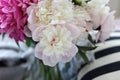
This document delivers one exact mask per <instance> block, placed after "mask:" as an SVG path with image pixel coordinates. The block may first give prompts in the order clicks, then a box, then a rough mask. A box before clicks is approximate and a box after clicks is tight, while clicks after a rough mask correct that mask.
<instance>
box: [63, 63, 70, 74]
mask: <svg viewBox="0 0 120 80" xmlns="http://www.w3.org/2000/svg"><path fill="white" fill-rule="evenodd" d="M69 68H70V62H68V63H66V64H65V68H64V69H63V72H67V71H68V70H69Z"/></svg>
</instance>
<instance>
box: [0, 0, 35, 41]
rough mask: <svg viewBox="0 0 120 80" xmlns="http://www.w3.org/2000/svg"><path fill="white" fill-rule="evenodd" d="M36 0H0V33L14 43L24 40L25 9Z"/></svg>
mask: <svg viewBox="0 0 120 80" xmlns="http://www.w3.org/2000/svg"><path fill="white" fill-rule="evenodd" d="M32 2H37V0H0V33H7V34H8V35H9V36H10V37H11V38H14V39H15V40H16V42H18V41H23V40H24V39H25V34H24V26H25V25H26V23H27V17H28V16H27V13H26V9H27V7H28V6H29V5H30V3H32Z"/></svg>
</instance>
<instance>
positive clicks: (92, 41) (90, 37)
mask: <svg viewBox="0 0 120 80" xmlns="http://www.w3.org/2000/svg"><path fill="white" fill-rule="evenodd" d="M88 40H89V41H90V42H91V43H92V44H93V45H95V42H94V40H93V39H92V36H91V35H90V34H89V35H88Z"/></svg>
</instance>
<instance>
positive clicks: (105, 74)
mask: <svg viewBox="0 0 120 80" xmlns="http://www.w3.org/2000/svg"><path fill="white" fill-rule="evenodd" d="M97 46H99V47H98V48H97V49H96V50H94V51H92V53H93V54H94V55H95V61H93V62H92V63H90V64H88V65H86V66H84V67H83V68H82V69H81V70H80V72H79V75H78V80H120V30H118V31H115V32H114V33H112V34H111V37H110V38H109V39H107V40H106V42H104V43H98V44H97Z"/></svg>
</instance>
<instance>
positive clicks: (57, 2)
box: [27, 0, 73, 31]
mask: <svg viewBox="0 0 120 80" xmlns="http://www.w3.org/2000/svg"><path fill="white" fill-rule="evenodd" d="M72 7H73V4H72V2H71V1H69V0H43V1H40V2H38V4H37V5H33V6H30V7H29V8H28V10H27V13H28V14H29V17H28V22H29V25H28V27H29V29H30V30H31V31H34V30H35V28H37V27H38V26H41V25H48V24H55V23H56V22H58V23H61V22H63V23H65V22H68V21H70V20H71V19H73V8H72ZM68 14H69V15H68ZM54 22H55V23H54Z"/></svg>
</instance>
